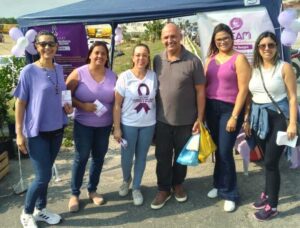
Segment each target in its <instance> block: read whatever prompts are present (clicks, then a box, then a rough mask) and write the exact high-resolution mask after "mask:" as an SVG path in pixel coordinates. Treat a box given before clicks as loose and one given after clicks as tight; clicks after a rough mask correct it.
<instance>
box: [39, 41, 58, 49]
mask: <svg viewBox="0 0 300 228" xmlns="http://www.w3.org/2000/svg"><path fill="white" fill-rule="evenodd" d="M36 44H37V45H40V46H41V47H43V48H45V47H47V46H49V47H55V46H56V44H57V43H56V42H54V41H50V42H37V43H36Z"/></svg>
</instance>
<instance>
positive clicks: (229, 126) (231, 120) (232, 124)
mask: <svg viewBox="0 0 300 228" xmlns="http://www.w3.org/2000/svg"><path fill="white" fill-rule="evenodd" d="M236 121H237V120H235V119H234V118H232V117H230V118H229V120H228V121H227V125H226V131H228V132H233V131H235V130H236Z"/></svg>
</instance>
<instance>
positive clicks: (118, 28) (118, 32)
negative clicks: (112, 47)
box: [115, 27, 122, 35]
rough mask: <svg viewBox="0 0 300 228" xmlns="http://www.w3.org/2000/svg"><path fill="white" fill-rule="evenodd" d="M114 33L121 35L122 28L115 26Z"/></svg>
mask: <svg viewBox="0 0 300 228" xmlns="http://www.w3.org/2000/svg"><path fill="white" fill-rule="evenodd" d="M115 34H116V35H121V34H122V29H121V27H117V28H116V29H115Z"/></svg>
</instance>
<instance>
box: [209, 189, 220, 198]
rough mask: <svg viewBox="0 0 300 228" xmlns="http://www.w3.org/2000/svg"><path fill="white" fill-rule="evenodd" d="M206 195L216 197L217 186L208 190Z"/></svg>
mask: <svg viewBox="0 0 300 228" xmlns="http://www.w3.org/2000/svg"><path fill="white" fill-rule="evenodd" d="M207 197H208V198H211V199H214V198H217V197H218V189H217V188H213V189H212V190H210V191H209V192H208V193H207Z"/></svg>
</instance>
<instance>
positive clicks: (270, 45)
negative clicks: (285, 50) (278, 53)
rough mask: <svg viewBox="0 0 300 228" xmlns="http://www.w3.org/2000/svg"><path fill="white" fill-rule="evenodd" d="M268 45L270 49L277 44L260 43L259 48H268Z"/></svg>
mask: <svg viewBox="0 0 300 228" xmlns="http://www.w3.org/2000/svg"><path fill="white" fill-rule="evenodd" d="M267 47H268V48H269V49H274V48H275V47H276V44H275V43H269V44H260V45H258V48H259V49H260V50H266V48H267Z"/></svg>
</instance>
